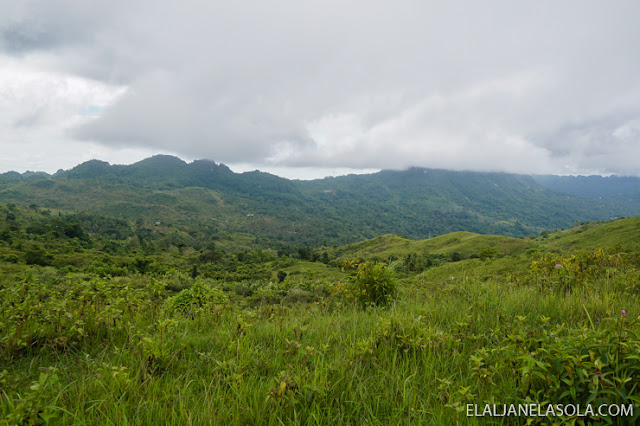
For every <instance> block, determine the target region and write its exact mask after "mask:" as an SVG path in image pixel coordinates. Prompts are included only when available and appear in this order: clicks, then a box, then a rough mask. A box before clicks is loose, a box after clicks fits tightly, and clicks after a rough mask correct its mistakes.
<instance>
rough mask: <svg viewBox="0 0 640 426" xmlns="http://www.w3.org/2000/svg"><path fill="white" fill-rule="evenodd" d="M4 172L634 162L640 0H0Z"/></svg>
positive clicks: (637, 170)
mask: <svg viewBox="0 0 640 426" xmlns="http://www.w3.org/2000/svg"><path fill="white" fill-rule="evenodd" d="M0 10H2V11H3V12H2V14H1V15H0V152H1V154H0V172H4V171H8V170H16V171H19V172H23V171H26V170H42V171H47V172H50V173H51V172H55V171H57V170H58V169H69V168H72V167H73V166H75V165H77V164H79V163H82V162H84V161H88V160H90V159H100V160H104V161H108V162H110V163H112V164H131V163H133V162H136V161H139V160H141V159H144V158H146V157H149V156H151V155H154V154H160V153H162V154H171V155H176V156H178V157H180V158H182V159H184V160H186V161H193V160H195V159H209V160H213V161H215V162H217V163H224V164H227V165H229V166H230V167H231V168H232V169H233V170H235V171H245V170H254V169H259V170H263V171H268V172H271V173H274V174H278V175H280V176H284V177H289V178H301V179H308V178H314V177H323V176H326V175H338V174H346V173H360V172H362V173H365V172H371V171H375V170H380V169H404V168H408V167H412V166H417V167H430V168H444V169H452V170H477V171H504V172H512V173H526V174H547V173H553V174H563V175H564V174H603V175H610V174H617V175H629V176H640V160H639V159H640V77H639V76H640V49H639V48H638V46H639V45H640V25H638V23H637V20H638V17H639V16H640V2H638V1H635V0H629V1H617V0H612V1H607V2H604V1H592V0H580V1H550V0H540V1H535V2H534V1H529V2H514V1H512V0H504V1H502V0H478V1H473V2H470V1H468V0H463V1H461V0H448V1H446V2H444V1H431V0H416V1H413V0H395V1H393V2H390V1H378V0H367V1H351V0H340V1H337V0H322V1H316V0H304V1H299V0H298V1H293V0H287V1H285V0H270V1H268V2H264V1H255V0H254V1H249V0H235V1H217V0H215V1H211V0H208V1H197V0H181V1H169V0H153V1H146V0H126V1H123V0H109V1H102V0H92V1H86V0H0Z"/></svg>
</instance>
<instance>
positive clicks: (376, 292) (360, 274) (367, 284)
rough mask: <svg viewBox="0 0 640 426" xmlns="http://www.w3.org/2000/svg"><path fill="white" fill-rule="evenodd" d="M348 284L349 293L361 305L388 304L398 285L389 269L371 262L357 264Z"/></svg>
mask: <svg viewBox="0 0 640 426" xmlns="http://www.w3.org/2000/svg"><path fill="white" fill-rule="evenodd" d="M348 284H349V290H350V293H351V294H352V295H353V296H354V297H355V299H356V300H357V301H358V302H359V303H360V304H361V305H362V306H363V307H366V306H368V305H376V306H385V305H388V304H389V303H390V302H391V301H392V300H393V299H394V297H395V296H396V293H397V286H398V285H397V281H396V278H395V276H394V273H393V271H392V270H391V269H389V268H388V267H387V266H385V265H384V264H382V263H372V262H363V263H360V264H358V265H357V266H356V267H355V270H354V272H353V274H352V275H351V276H350V277H349V278H348Z"/></svg>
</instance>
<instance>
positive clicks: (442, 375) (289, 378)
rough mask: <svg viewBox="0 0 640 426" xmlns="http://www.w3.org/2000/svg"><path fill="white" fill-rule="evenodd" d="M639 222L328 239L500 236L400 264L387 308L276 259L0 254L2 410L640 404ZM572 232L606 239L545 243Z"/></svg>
mask: <svg viewBox="0 0 640 426" xmlns="http://www.w3.org/2000/svg"><path fill="white" fill-rule="evenodd" d="M637 224H638V220H637V219H627V220H619V221H614V222H612V223H609V224H597V225H593V227H592V229H589V230H584V232H579V233H578V232H576V230H569V231H564V232H560V233H558V234H551V235H550V236H549V237H548V238H544V239H543V238H540V239H539V240H519V239H509V238H506V237H486V236H477V235H474V234H469V233H455V234H451V235H443V236H440V237H437V238H433V239H430V240H425V241H411V240H406V239H403V238H400V237H396V236H381V237H379V238H376V239H373V240H369V241H366V242H363V243H360V244H358V245H352V246H347V247H343V248H339V249H338V251H339V253H340V254H341V255H343V256H347V255H349V256H361V257H364V258H366V259H372V258H374V257H382V256H386V257H387V258H388V257H390V256H391V255H395V256H396V257H397V258H398V259H401V258H402V256H406V255H407V254H409V253H412V252H421V251H422V250H424V251H427V252H428V253H451V252H454V251H458V252H462V253H465V254H469V255H470V254H473V253H475V252H478V251H481V250H482V249H484V248H486V247H487V246H491V245H493V246H494V247H495V248H497V249H498V250H499V251H500V252H501V253H502V254H501V255H500V256H498V257H490V258H487V259H485V260H481V259H479V258H478V259H476V258H469V259H464V260H461V261H456V262H451V261H447V262H444V263H442V264H440V265H439V266H433V267H430V268H428V269H426V270H424V271H422V272H419V273H406V272H405V273H403V274H400V272H398V275H399V276H401V277H404V278H401V279H400V280H399V281H398V290H399V291H398V295H397V297H396V298H394V301H393V303H392V304H391V305H390V306H388V307H386V308H382V307H375V306H374V307H369V308H361V307H360V306H359V305H357V304H356V299H354V298H352V297H351V298H350V297H344V296H343V294H344V293H342V292H340V291H338V290H337V289H338V282H339V281H340V282H345V281H348V280H346V276H347V273H346V272H343V271H340V269H339V268H338V267H336V266H330V265H325V264H323V263H319V262H307V261H299V260H292V259H287V258H280V259H278V260H275V261H274V260H270V261H268V262H267V263H265V264H264V265H267V266H265V268H267V269H266V270H268V271H270V274H271V278H270V279H265V280H261V281H250V280H249V281H243V282H227V281H221V280H215V279H211V278H206V277H204V278H197V279H194V278H191V277H189V276H188V275H186V274H181V273H178V272H175V271H174V272H171V273H168V274H166V275H162V274H155V275H154V274H146V275H141V274H129V275H128V276H124V277H116V278H111V277H105V278H99V277H96V276H94V275H91V274H89V273H77V274H73V273H72V274H69V273H62V272H59V271H58V270H57V269H56V268H52V267H44V268H43V267H36V266H31V267H25V265H23V264H8V263H1V264H0V266H1V267H2V268H3V271H4V274H3V276H2V279H0V349H1V351H0V389H1V391H0V424H3V422H4V423H6V424H43V423H45V419H50V420H49V421H50V423H51V424H63V425H64V424H88V425H94V424H96V425H97V424H100V425H103V424H107V425H108V424H114V425H124V424H144V425H156V424H176V425H178V424H179V425H183V424H186V425H201V424H267V425H280V424H305V425H307V424H308V425H313V424H321V425H324V424H354V425H356V424H357V425H361V424H376V425H387V424H407V425H409V424H411V425H412V424H436V425H449V424H487V423H489V421H488V419H479V418H473V417H467V416H466V414H465V413H466V409H465V408H466V404H469V403H475V404H479V405H480V406H483V405H484V404H485V403H496V404H511V403H513V404H519V403H529V402H540V403H544V401H550V402H553V403H563V404H567V403H580V404H583V405H584V404H586V403H587V401H591V402H592V403H593V404H596V405H598V404H603V403H632V404H634V406H635V410H636V413H638V414H640V392H639V390H638V386H637V382H638V378H639V377H640V363H638V361H637V360H638V359H640V341H639V340H638V338H637V337H636V335H637V334H638V333H639V332H640V323H639V322H638V320H639V318H640V310H639V309H638V306H640V304H639V303H638V302H640V300H639V299H640V297H639V294H640V282H639V281H638V276H639V274H640V260H639V259H640V254H639V253H638V252H636V251H628V250H627V249H626V248H625V247H624V246H626V245H627V244H630V243H631V242H632V241H633V239H632V238H631V235H632V234H633V232H636V236H637V235H638V232H637V231H636V229H638V227H637ZM556 235H558V236H559V238H558V239H556V238H555V236H556ZM582 239H584V240H582ZM563 241H564V243H563ZM571 241H577V243H575V244H573V245H572V247H583V248H585V247H589V248H590V247H594V248H595V247H597V248H598V249H604V250H599V251H586V252H585V251H571V250H568V251H567V250H560V247H563V246H562V245H559V244H565V243H566V244H568V243H569V242H571ZM618 241H620V243H619V242H618ZM594 244H600V245H597V246H593V245H594ZM618 244H621V245H622V246H623V247H622V248H623V250H622V251H619V250H617V249H616V246H617V245H618ZM618 248H620V247H618ZM527 249H535V250H529V251H528V252H527ZM558 251H561V253H556V252H558ZM557 265H562V267H557ZM390 268H391V269H394V268H398V271H399V269H400V268H401V260H398V261H396V262H395V263H392V264H391V266H390ZM278 270H282V271H284V272H286V273H287V277H286V279H285V280H284V282H282V283H278V282H277V276H276V275H275V274H276V272H277V271H278ZM9 271H10V272H9ZM170 287H171V288H173V290H169V288H170ZM181 289H184V290H183V291H184V292H183V293H179V291H180V290H181ZM187 294H189V295H190V296H189V298H188V299H185V297H186V295H187ZM181 297H182V299H180V298H181ZM177 300H182V301H183V302H181V303H183V304H181V305H179V304H177V302H176V301H177ZM185 301H186V302H185ZM184 303H187V304H186V305H185V304H184ZM177 306H180V308H177ZM623 309H624V310H625V311H626V314H625V315H622V314H621V312H622V310H623ZM578 367H579V368H578ZM579 369H580V373H579V374H578V370H579ZM572 392H573V393H572ZM493 420H495V423H496V424H514V425H515V424H524V423H526V421H527V419H524V418H517V417H504V418H497V419H493ZM532 420H534V421H545V422H547V421H548V422H553V421H556V422H558V424H567V423H570V422H571V421H572V420H576V419H569V418H565V419H554V418H549V419H532ZM578 420H579V419H578ZM613 420H614V423H616V424H632V423H633V421H634V419H627V418H617V419H613ZM636 420H637V418H636ZM589 421H591V422H592V424H597V423H598V421H603V420H602V419H590V420H589Z"/></svg>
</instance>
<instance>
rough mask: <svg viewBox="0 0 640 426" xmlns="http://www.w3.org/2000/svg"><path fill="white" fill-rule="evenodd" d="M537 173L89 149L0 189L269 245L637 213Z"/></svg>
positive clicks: (529, 228) (512, 227)
mask: <svg viewBox="0 0 640 426" xmlns="http://www.w3.org/2000/svg"><path fill="white" fill-rule="evenodd" d="M539 180H540V179H538V178H535V177H531V176H526V175H516V174H506V173H479V172H454V171H447V170H435V169H423V168H411V169H409V170H404V171H390V170H385V171H381V172H379V173H374V174H368V175H349V176H341V177H332V178H325V179H318V180H313V181H298V180H288V179H284V178H280V177H278V176H274V175H271V174H268V173H262V172H258V171H255V172H247V173H234V172H233V171H231V170H230V169H229V168H228V167H227V166H225V165H223V164H217V163H215V162H213V161H209V160H197V161H194V162H192V163H186V162H184V161H183V160H181V159H179V158H176V157H172V156H167V155H158V156H154V157H151V158H148V159H145V160H142V161H140V162H138V163H135V164H132V165H127V166H123V165H110V164H109V163H106V162H103V161H98V160H92V161H88V162H86V163H83V164H80V165H78V166H77V167H74V168H73V169H71V170H68V171H62V172H58V173H56V174H55V175H54V176H50V175H47V174H35V175H34V174H29V175H20V174H17V173H5V174H4V175H0V200H1V201H4V202H13V203H20V204H24V205H34V204H35V205H37V206H39V207H43V208H49V209H58V210H62V211H79V212H89V213H90V212H94V213H98V214H101V215H106V216H110V217H115V218H119V219H126V220H134V221H136V223H137V224H138V226H140V227H145V226H146V227H153V226H156V225H157V223H161V224H162V226H163V227H165V226H166V227H169V228H171V227H174V228H177V227H180V228H181V229H186V230H187V231H185V232H188V230H189V229H192V230H193V231H194V232H197V231H198V230H202V229H205V228H206V229H208V230H209V232H210V234H211V235H212V238H218V239H225V238H226V239H238V238H244V239H247V240H249V239H250V240H253V241H254V242H256V243H259V244H262V245H269V246H287V245H293V246H300V245H306V244H309V245H320V244H344V243H350V242H353V241H357V240H362V239H366V238H372V237H374V236H376V235H380V234H400V235H405V236H407V237H410V238H412V239H420V238H428V237H430V236H435V235H441V234H444V233H449V232H456V231H467V232H475V233H479V234H501V235H508V236H514V237H520V236H526V235H531V234H538V233H540V232H541V231H543V230H551V229H555V228H566V227H569V226H570V225H571V224H573V223H575V222H576V221H578V222H584V221H594V220H609V219H611V218H614V217H620V216H633V215H640V204H639V203H638V202H637V201H636V199H634V198H633V197H626V196H625V197H617V198H616V197H609V198H608V199H607V200H598V199H593V198H587V197H584V196H582V197H581V196H576V195H571V194H566V193H560V192H557V191H555V190H551V189H548V188H545V187H544V185H542V184H540V182H539ZM543 180H544V179H543ZM547 182H548V180H547Z"/></svg>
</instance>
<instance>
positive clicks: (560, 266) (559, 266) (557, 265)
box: [556, 263, 564, 269]
mask: <svg viewBox="0 0 640 426" xmlns="http://www.w3.org/2000/svg"><path fill="white" fill-rule="evenodd" d="M556 268H558V269H559V268H564V266H562V265H561V264H559V263H556Z"/></svg>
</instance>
